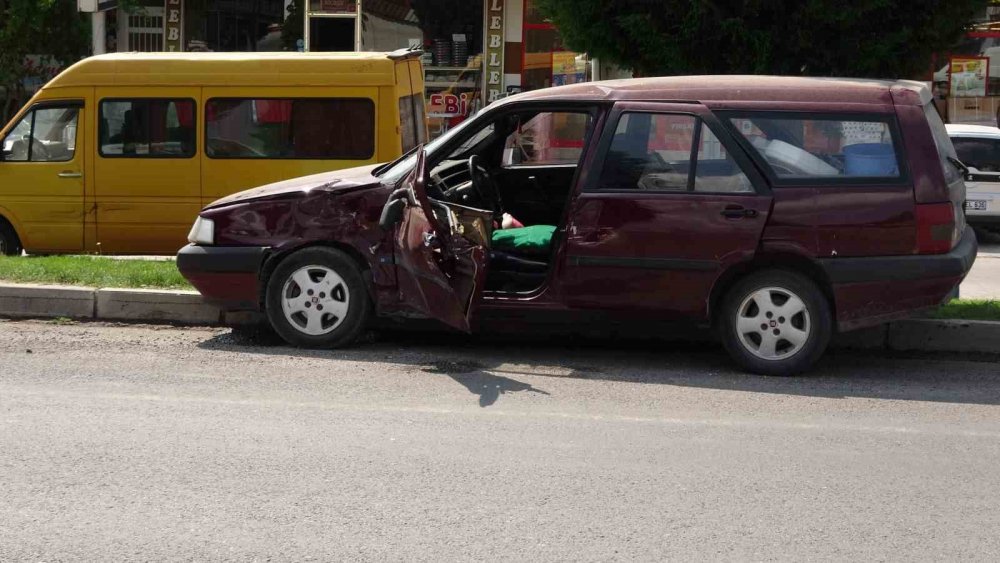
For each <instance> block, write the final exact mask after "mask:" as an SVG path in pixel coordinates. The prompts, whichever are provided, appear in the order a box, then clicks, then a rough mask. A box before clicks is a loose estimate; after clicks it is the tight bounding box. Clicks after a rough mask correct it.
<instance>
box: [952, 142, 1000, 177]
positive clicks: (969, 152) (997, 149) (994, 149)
mask: <svg viewBox="0 0 1000 563" xmlns="http://www.w3.org/2000/svg"><path fill="white" fill-rule="evenodd" d="M951 142H952V144H953V145H955V152H956V153H958V159H959V160H961V161H962V164H964V165H966V166H968V167H970V168H975V169H976V170H978V171H980V172H1000V139H977V138H974V137H952V139H951Z"/></svg>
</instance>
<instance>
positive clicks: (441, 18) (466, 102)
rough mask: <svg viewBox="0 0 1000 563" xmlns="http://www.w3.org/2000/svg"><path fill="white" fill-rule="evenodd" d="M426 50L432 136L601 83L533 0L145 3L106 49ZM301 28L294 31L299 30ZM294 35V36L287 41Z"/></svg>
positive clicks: (112, 19) (113, 19)
mask: <svg viewBox="0 0 1000 563" xmlns="http://www.w3.org/2000/svg"><path fill="white" fill-rule="evenodd" d="M288 13H293V14H296V15H295V16H292V19H295V20H297V15H298V14H301V16H300V17H302V20H297V21H302V26H301V36H302V38H301V39H300V40H299V41H298V42H295V41H294V40H293V41H292V42H291V45H294V46H292V47H291V48H296V47H297V48H298V50H303V51H355V50H358V51H392V50H396V49H400V48H407V47H413V46H416V47H420V48H422V49H423V50H424V60H423V62H424V67H425V85H426V91H427V110H428V118H429V124H430V130H431V135H432V136H434V135H437V134H440V133H441V132H443V131H445V130H447V129H448V128H449V127H452V126H454V125H456V124H457V123H459V122H461V121H462V120H464V119H466V118H467V117H468V116H469V115H470V114H472V113H475V112H476V111H477V110H478V109H479V108H481V107H483V106H484V105H485V104H488V103H490V102H491V101H494V100H497V99H499V98H501V97H504V96H506V95H509V94H511V93H515V92H519V91H522V90H534V89H537V88H544V87H547V86H553V85H560V84H571V83H574V82H583V81H587V80H591V79H593V76H594V68H595V64H594V63H593V61H591V60H589V59H588V57H587V56H586V55H585V54H581V53H574V52H571V51H568V50H567V49H566V48H565V46H564V45H563V43H562V38H561V37H560V35H559V31H558V30H557V29H556V28H555V27H554V26H553V25H552V24H551V23H549V22H547V21H545V19H544V18H543V17H542V15H541V14H540V13H539V12H538V10H537V9H536V8H535V6H534V2H533V0H159V1H156V0H143V5H142V8H141V9H139V10H138V11H134V12H131V13H126V12H124V11H121V10H112V11H110V12H109V13H108V15H107V16H108V17H107V25H106V29H107V36H106V41H105V46H106V50H107V51H116V50H117V51H160V50H167V51H206V50H207V51H276V50H285V49H286V48H289V46H290V44H289V42H287V41H284V40H283V37H282V24H285V25H290V26H291V23H290V22H291V20H290V21H289V22H285V16H286V14H288ZM297 21H296V22H295V23H297ZM286 35H287V34H286Z"/></svg>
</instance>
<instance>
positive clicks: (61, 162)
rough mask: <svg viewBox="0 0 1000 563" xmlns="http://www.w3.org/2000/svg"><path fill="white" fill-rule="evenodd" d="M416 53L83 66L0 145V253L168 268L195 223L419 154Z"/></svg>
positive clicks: (44, 95)
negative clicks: (150, 257) (224, 200)
mask: <svg viewBox="0 0 1000 563" xmlns="http://www.w3.org/2000/svg"><path fill="white" fill-rule="evenodd" d="M419 54H420V53H419V51H398V52H394V53H121V54H112V55H100V56H96V57H91V58H88V59H84V60H82V61H80V62H78V63H76V64H74V65H73V66H71V67H69V68H68V69H66V70H65V71H63V72H62V73H61V74H59V75H58V76H56V77H55V78H54V79H52V81H51V82H49V83H48V84H47V85H45V86H44V87H43V88H42V89H41V90H39V91H38V93H37V94H36V95H35V96H34V97H33V98H32V99H31V100H30V101H29V102H28V104H27V105H26V106H25V107H24V108H23V109H22V110H21V111H20V113H19V114H18V115H16V116H15V117H14V119H13V120H11V122H10V123H8V124H7V125H6V126H4V128H3V129H2V130H0V143H2V146H0V252H3V253H4V254H8V255H10V254H20V252H21V251H22V250H25V251H27V252H28V253H43V254H49V253H76V252H86V253H103V254H174V253H176V252H177V249H178V248H180V247H181V246H183V245H184V244H185V242H186V237H187V233H188V230H189V229H190V227H191V223H192V222H193V221H194V218H195V217H196V216H197V215H198V212H199V210H201V208H202V207H203V206H204V205H206V204H208V203H210V202H212V201H214V200H216V199H218V198H220V197H223V196H226V195H229V194H232V193H234V192H237V191H240V190H244V189H247V188H251V187H254V186H258V185H261V184H267V183H270V182H275V181H278V180H283V179H287V178H294V177H298V176H305V175H308V174H314V173H318V172H324V171H328V170H335V169H339V168H349V167H353V166H363V165H365V164H374V163H378V162H385V161H388V160H392V159H393V158H396V157H398V156H399V155H400V154H402V153H403V152H405V151H407V150H409V149H410V148H411V147H413V146H416V145H417V144H420V143H423V142H425V141H426V136H427V127H426V120H425V114H424V84H423V72H422V68H421V66H420V58H419Z"/></svg>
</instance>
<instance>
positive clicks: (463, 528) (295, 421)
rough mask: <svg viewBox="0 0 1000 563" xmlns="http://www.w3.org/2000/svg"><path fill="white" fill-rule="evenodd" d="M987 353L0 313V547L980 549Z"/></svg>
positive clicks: (680, 556) (998, 487)
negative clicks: (747, 360)
mask: <svg viewBox="0 0 1000 563" xmlns="http://www.w3.org/2000/svg"><path fill="white" fill-rule="evenodd" d="M437 341H441V342H440V343H436V342H437ZM998 368H1000V366H998V364H995V363H986V362H983V361H958V360H955V359H940V358H933V357H922V358H911V359H905V358H887V357H879V356H874V355H861V356H859V355H857V354H853V353H838V354H834V355H833V356H830V357H828V358H827V360H826V361H824V362H823V364H822V366H821V367H820V369H819V370H818V371H817V372H816V373H815V374H814V375H812V376H810V377H805V378H797V379H773V378H761V377H753V376H744V375H741V374H738V373H735V372H734V371H733V370H732V369H731V367H730V365H729V364H728V362H727V361H726V360H725V358H724V357H723V355H722V352H721V351H720V350H718V349H716V348H714V347H706V348H697V349H691V348H690V347H689V346H679V345H678V346H674V345H662V346H652V347H651V346H649V345H645V346H637V345H631V346H626V345H617V346H613V347H602V348H598V347H595V346H593V345H592V343H587V344H582V345H580V344H578V345H571V343H567V342H565V341H563V342H556V343H547V344H543V345H534V346H533V345H529V344H528V343H526V342H513V343H510V342H506V343H504V342H485V343H484V342H471V343H470V342H466V341H457V342H456V341H454V340H453V339H451V338H450V337H446V336H444V335H431V336H424V337H419V338H414V337H409V338H401V337H398V336H395V337H391V338H390V339H386V338H385V337H383V338H382V339H379V340H377V341H375V342H372V343H368V344H366V345H364V346H361V347H358V348H355V349H352V350H349V351H343V352H305V351H301V350H293V349H289V348H284V347H277V346H263V345H248V344H247V343H246V342H245V341H243V340H240V339H238V338H234V337H233V336H232V335H230V334H229V333H228V331H225V330H209V329H190V330H179V329H172V328H151V327H134V326H133V327H129V326H105V325H96V324H83V325H67V326H62V325H58V324H53V323H43V322H10V321H6V322H0V561H23V560H30V561H112V560H113V561H120V560H230V559H231V560H307V559H310V558H312V559H315V560H324V561H332V560H433V561H445V560H449V561H450V560H484V559H485V560H627V561H635V560H646V561H650V560H775V559H777V560H845V559H863V560H931V559H933V560H955V559H980V560H995V559H996V558H997V557H998V555H1000V534H997V530H998V529H1000V471H998V468H997V465H998V464H997V462H998V460H1000V407H998V404H1000V369H998Z"/></svg>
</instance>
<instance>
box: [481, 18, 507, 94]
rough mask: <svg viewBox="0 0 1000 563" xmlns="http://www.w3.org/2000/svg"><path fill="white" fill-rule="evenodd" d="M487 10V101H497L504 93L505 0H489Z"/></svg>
mask: <svg viewBox="0 0 1000 563" xmlns="http://www.w3.org/2000/svg"><path fill="white" fill-rule="evenodd" d="M487 7H488V9H487V10H486V22H485V28H486V68H485V69H483V71H484V72H485V73H486V76H485V78H486V79H485V81H484V82H485V83H486V87H485V88H484V92H485V94H486V103H490V102H495V101H497V100H499V99H500V98H501V97H502V96H503V95H504V86H503V48H504V0H488V4H487Z"/></svg>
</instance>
